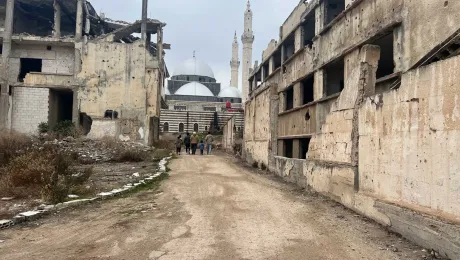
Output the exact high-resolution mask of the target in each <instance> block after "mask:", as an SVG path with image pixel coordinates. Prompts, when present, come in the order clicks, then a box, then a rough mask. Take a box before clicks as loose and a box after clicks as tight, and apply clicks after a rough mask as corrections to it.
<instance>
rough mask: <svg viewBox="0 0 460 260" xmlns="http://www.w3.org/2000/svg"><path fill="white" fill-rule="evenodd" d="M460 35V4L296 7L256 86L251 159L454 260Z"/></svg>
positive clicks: (458, 247) (336, 1) (359, 0)
mask: <svg viewBox="0 0 460 260" xmlns="http://www.w3.org/2000/svg"><path fill="white" fill-rule="evenodd" d="M426 17H430V19H426ZM459 24H460V2H458V1H431V0H421V1H404V0H354V1H352V0H311V1H300V3H299V4H298V6H297V7H296V8H295V9H294V10H293V12H292V13H291V14H290V16H289V17H288V18H287V20H286V21H285V22H284V24H283V25H282V26H281V28H280V38H279V40H278V41H275V40H272V41H271V42H270V43H269V45H268V47H267V49H266V50H265V51H264V52H263V54H262V61H261V62H260V65H259V64H258V63H257V62H256V64H255V66H254V69H253V70H252V71H251V73H250V75H249V78H248V81H249V86H250V89H249V93H250V94H249V97H248V102H246V105H245V106H246V109H245V128H244V144H243V145H244V147H243V156H244V157H245V159H246V160H247V161H249V162H250V163H253V162H257V163H259V165H261V166H262V164H263V165H265V166H267V167H268V168H269V169H270V170H271V171H273V172H275V173H276V174H277V175H279V176H281V177H283V178H284V179H285V180H287V181H290V182H293V183H297V184H298V185H300V186H302V187H310V188H312V189H314V190H316V191H318V192H321V193H323V194H326V195H328V196H330V197H331V198H333V199H335V200H337V201H339V202H340V203H342V204H343V205H345V206H347V207H349V208H351V209H353V210H355V211H357V212H360V213H362V214H364V215H366V216H368V217H370V218H372V219H374V220H376V221H378V222H379V223H382V224H384V225H388V226H390V227H391V228H392V229H393V230H395V231H397V232H399V233H401V234H402V235H404V236H406V237H408V238H409V239H411V240H413V241H415V242H417V243H419V244H421V245H422V246H425V247H428V248H434V249H435V250H438V251H439V252H441V253H442V254H443V255H446V256H448V257H451V258H453V259H455V258H456V257H458V256H459V255H460V241H459V237H460V236H459V235H460V229H459V228H458V225H457V224H459V223H460V189H459V187H460V161H459V160H458V157H459V154H460V142H459V140H460V112H459V111H460V110H459V109H460V103H459V102H460V101H459V100H458V99H459V97H460V80H459V75H460V74H459V73H458V71H459V69H460V57H459V56H457V54H458V53H460V27H459Z"/></svg>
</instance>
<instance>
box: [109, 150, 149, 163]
mask: <svg viewBox="0 0 460 260" xmlns="http://www.w3.org/2000/svg"><path fill="white" fill-rule="evenodd" d="M149 155H150V154H149V153H148V152H144V151H139V150H135V149H127V150H120V151H118V154H117V155H116V156H115V158H114V159H113V161H115V162H143V161H147V160H148V159H149V158H150V156H149Z"/></svg>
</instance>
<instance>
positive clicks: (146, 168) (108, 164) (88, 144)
mask: <svg viewBox="0 0 460 260" xmlns="http://www.w3.org/2000/svg"><path fill="white" fill-rule="evenodd" d="M44 145H55V146H58V147H59V149H60V150H61V151H62V152H66V153H69V154H71V155H72V157H74V160H75V165H74V166H73V168H75V169H76V170H77V171H78V172H84V171H85V170H87V169H90V170H91V172H92V174H91V176H90V177H89V179H88V180H87V181H86V182H85V183H84V184H83V185H79V186H77V187H74V188H73V189H72V192H71V194H70V195H69V198H68V200H72V199H77V198H80V199H81V198H86V197H92V196H95V195H96V194H98V193H100V192H105V191H110V190H113V189H116V188H119V187H122V186H123V185H125V184H127V183H132V182H136V181H138V180H141V179H143V178H145V177H146V176H147V175H148V174H151V173H152V172H155V170H156V169H157V167H158V164H157V163H155V162H158V160H159V159H161V158H158V159H154V152H155V149H154V148H152V147H148V146H145V145H143V144H140V143H136V142H117V141H115V140H112V139H111V140H98V141H95V140H90V139H86V138H79V139H74V138H72V137H67V138H64V139H63V140H57V139H55V140H45V139H42V140H38V139H37V140H35V141H34V146H35V147H38V148H40V146H44ZM125 151H130V152H134V153H142V154H147V155H148V156H150V158H149V159H147V160H145V161H140V162H130V161H129V159H130V158H127V159H125V160H121V162H120V158H119V157H120V154H122V153H123V152H125ZM160 156H164V154H160ZM45 203H46V202H45V201H43V200H42V199H41V198H39V197H30V196H29V197H27V196H26V197H24V196H22V197H0V220H2V219H10V218H11V217H13V216H15V215H16V214H18V213H19V212H24V211H28V210H31V209H34V208H37V207H38V206H39V205H43V204H45Z"/></svg>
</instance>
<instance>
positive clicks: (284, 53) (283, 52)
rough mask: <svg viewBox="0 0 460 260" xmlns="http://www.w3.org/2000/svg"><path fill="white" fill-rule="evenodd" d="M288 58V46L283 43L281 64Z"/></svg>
mask: <svg viewBox="0 0 460 260" xmlns="http://www.w3.org/2000/svg"><path fill="white" fill-rule="evenodd" d="M285 60H286V48H285V47H284V45H281V64H283V63H284V61H285Z"/></svg>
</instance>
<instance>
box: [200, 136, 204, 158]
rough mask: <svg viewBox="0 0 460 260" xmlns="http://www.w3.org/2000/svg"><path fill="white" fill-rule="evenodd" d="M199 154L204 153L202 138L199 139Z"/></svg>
mask: <svg viewBox="0 0 460 260" xmlns="http://www.w3.org/2000/svg"><path fill="white" fill-rule="evenodd" d="M200 154H201V155H203V154H204V142H203V140H201V141H200Z"/></svg>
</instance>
